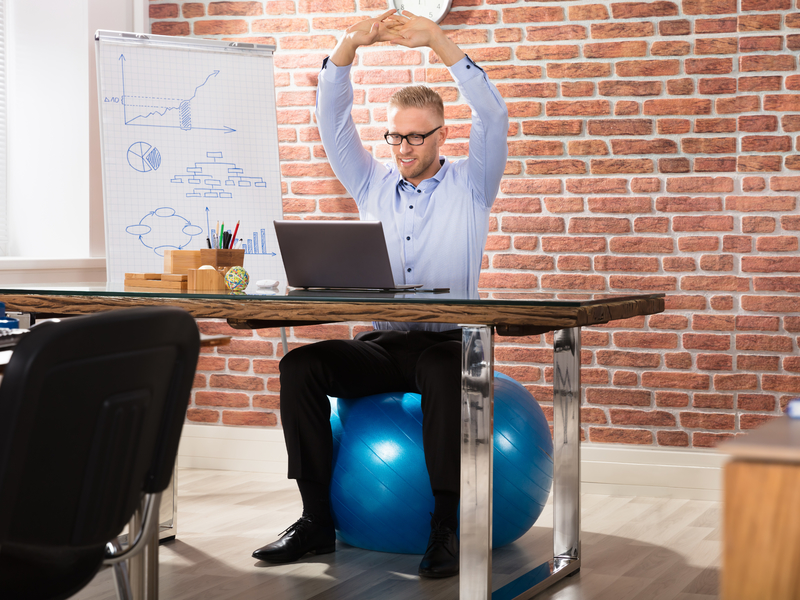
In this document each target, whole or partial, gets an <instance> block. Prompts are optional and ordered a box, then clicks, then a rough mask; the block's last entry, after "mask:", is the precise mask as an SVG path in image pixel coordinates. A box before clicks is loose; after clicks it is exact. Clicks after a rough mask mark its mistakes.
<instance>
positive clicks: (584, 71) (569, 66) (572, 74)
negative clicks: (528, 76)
mask: <svg viewBox="0 0 800 600" xmlns="http://www.w3.org/2000/svg"><path fill="white" fill-rule="evenodd" d="M610 75H611V65H610V64H607V63H599V62H571V63H548V64H547V76H548V77H550V78H553V79H570V78H571V79H578V78H589V77H609V76H610Z"/></svg>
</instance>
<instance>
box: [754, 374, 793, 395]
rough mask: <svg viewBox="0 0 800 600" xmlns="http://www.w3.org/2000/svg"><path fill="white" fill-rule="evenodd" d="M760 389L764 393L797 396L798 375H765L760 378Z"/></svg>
mask: <svg viewBox="0 0 800 600" xmlns="http://www.w3.org/2000/svg"><path fill="white" fill-rule="evenodd" d="M761 387H762V389H764V390H766V391H772V392H787V393H790V394H797V393H798V392H800V375H773V374H769V373H765V374H764V375H762V377H761Z"/></svg>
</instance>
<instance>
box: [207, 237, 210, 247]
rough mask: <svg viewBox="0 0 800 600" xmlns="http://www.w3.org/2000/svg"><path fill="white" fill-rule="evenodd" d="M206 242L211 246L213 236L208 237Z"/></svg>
mask: <svg viewBox="0 0 800 600" xmlns="http://www.w3.org/2000/svg"><path fill="white" fill-rule="evenodd" d="M206 244H208V247H209V248H211V238H206Z"/></svg>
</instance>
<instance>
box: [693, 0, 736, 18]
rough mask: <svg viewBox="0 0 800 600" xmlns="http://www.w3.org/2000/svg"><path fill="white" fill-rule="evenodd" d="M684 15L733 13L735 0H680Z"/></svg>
mask: <svg viewBox="0 0 800 600" xmlns="http://www.w3.org/2000/svg"><path fill="white" fill-rule="evenodd" d="M681 7H682V8H683V14H685V15H722V14H727V13H735V12H736V9H737V2H736V0H682V2H681Z"/></svg>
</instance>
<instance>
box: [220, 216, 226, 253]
mask: <svg viewBox="0 0 800 600" xmlns="http://www.w3.org/2000/svg"><path fill="white" fill-rule="evenodd" d="M224 230H225V221H223V222H222V227H220V228H219V247H220V249H221V248H222V233H223V231H224Z"/></svg>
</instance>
